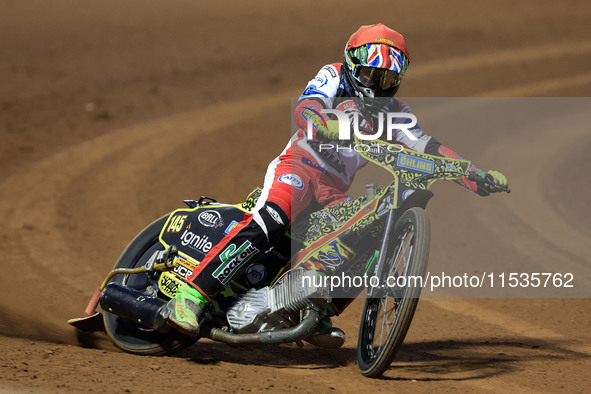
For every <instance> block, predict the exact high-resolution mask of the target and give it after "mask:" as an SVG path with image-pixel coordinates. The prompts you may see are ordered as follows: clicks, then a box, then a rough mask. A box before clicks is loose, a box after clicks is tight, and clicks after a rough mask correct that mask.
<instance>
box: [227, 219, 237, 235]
mask: <svg viewBox="0 0 591 394" xmlns="http://www.w3.org/2000/svg"><path fill="white" fill-rule="evenodd" d="M237 225H238V222H237V221H236V220H232V222H230V225H229V226H228V227H226V229H225V230H224V234H229V233H230V231H232V230H234V227H236V226H237Z"/></svg>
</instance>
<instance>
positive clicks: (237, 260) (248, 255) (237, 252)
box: [165, 160, 312, 335]
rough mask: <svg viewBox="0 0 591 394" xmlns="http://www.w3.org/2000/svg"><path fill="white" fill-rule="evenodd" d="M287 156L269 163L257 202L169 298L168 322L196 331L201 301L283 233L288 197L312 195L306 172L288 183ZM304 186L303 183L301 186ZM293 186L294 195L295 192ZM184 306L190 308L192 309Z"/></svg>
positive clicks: (302, 199) (300, 199) (301, 200)
mask: <svg viewBox="0 0 591 394" xmlns="http://www.w3.org/2000/svg"><path fill="white" fill-rule="evenodd" d="M291 171H292V168H291V164H290V162H289V161H287V160H286V161H280V160H279V161H278V160H276V161H274V162H272V163H271V164H270V165H269V168H268V170H267V174H266V176H265V185H264V187H263V191H262V194H261V196H260V197H259V201H258V202H257V205H256V206H255V208H254V209H253V210H252V213H251V214H247V215H245V219H244V220H243V221H242V222H240V223H238V225H237V226H236V227H235V228H234V229H233V230H232V231H231V232H230V233H229V234H228V235H227V236H226V237H224V238H223V239H222V241H221V242H220V243H219V244H217V245H216V246H215V247H214V248H212V249H211V250H210V251H209V252H208V253H207V255H206V256H205V258H204V259H203V260H202V261H201V262H200V264H199V265H198V266H197V268H196V269H195V270H194V271H193V274H192V275H191V276H190V277H189V278H188V279H187V282H188V284H189V286H183V290H182V291H179V292H178V293H177V296H176V297H175V298H174V299H173V300H171V301H170V302H169V303H168V304H167V307H166V312H165V317H166V319H167V321H168V323H169V324H170V325H172V326H173V327H175V328H177V329H179V330H180V331H183V332H184V333H186V334H188V335H197V334H198V332H199V324H198V321H199V317H200V315H201V313H202V310H203V306H204V305H205V304H206V303H207V302H208V301H210V300H212V299H213V298H215V297H216V295H217V294H218V293H219V291H221V290H222V289H223V287H224V286H225V285H226V284H227V283H228V282H229V281H230V279H231V278H232V276H233V275H234V274H236V272H238V271H239V270H240V269H241V268H242V267H243V266H244V265H245V264H246V263H247V262H248V261H249V260H250V259H252V258H253V257H254V256H255V255H257V254H259V253H262V252H264V251H265V250H268V249H269V248H270V247H272V246H274V245H275V244H276V243H277V242H278V241H279V240H280V239H281V238H282V237H283V236H284V234H285V232H286V230H287V228H288V227H289V225H290V223H291V211H292V209H291V201H292V197H294V195H295V197H296V198H295V199H294V201H296V204H297V205H298V206H306V205H307V204H309V203H310V201H311V200H312V193H311V192H310V190H309V189H308V187H307V185H308V180H307V179H306V175H305V174H301V175H300V176H299V179H300V180H302V184H301V185H300V184H299V183H298V184H297V186H298V187H294V184H293V183H291V182H289V181H288V180H289V179H290V177H289V176H286V175H291ZM300 186H302V187H300ZM294 191H295V194H294ZM183 308H193V310H192V311H191V312H186V311H183V310H182V309H183Z"/></svg>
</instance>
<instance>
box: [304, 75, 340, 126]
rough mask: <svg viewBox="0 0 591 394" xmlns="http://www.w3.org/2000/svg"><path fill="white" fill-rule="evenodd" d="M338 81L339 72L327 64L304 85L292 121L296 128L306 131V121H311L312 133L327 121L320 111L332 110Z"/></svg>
mask: <svg viewBox="0 0 591 394" xmlns="http://www.w3.org/2000/svg"><path fill="white" fill-rule="evenodd" d="M339 81H340V70H339V68H337V65H336V64H327V65H326V66H324V67H322V68H321V69H320V71H318V73H317V74H316V76H315V77H314V79H312V80H311V81H310V82H308V84H307V85H306V88H305V89H304V91H303V93H302V95H301V96H300V98H299V99H298V104H297V106H296V109H295V113H294V120H295V123H296V124H297V125H298V127H300V128H302V129H304V130H306V129H307V127H308V119H311V120H312V126H313V127H312V128H313V131H314V133H315V132H316V131H317V130H318V127H319V126H321V125H325V124H326V121H327V120H328V119H329V118H328V117H327V116H326V115H324V114H322V113H321V112H320V111H321V110H322V109H327V108H332V104H333V101H334V98H335V96H336V94H337V90H338V88H339Z"/></svg>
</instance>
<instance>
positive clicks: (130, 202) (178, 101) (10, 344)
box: [0, 0, 591, 392]
mask: <svg viewBox="0 0 591 394" xmlns="http://www.w3.org/2000/svg"><path fill="white" fill-rule="evenodd" d="M230 3H231V4H230ZM230 3H229V2H218V3H214V4H212V3H211V2H207V4H206V5H198V4H197V2H193V1H184V0H169V1H166V2H164V1H156V2H145V1H135V0H128V1H125V2H117V1H102V2H70V1H65V0H54V1H51V2H47V1H41V0H37V1H27V2H9V1H0V4H1V5H2V10H3V11H2V13H1V14H0V37H2V45H1V46H0V75H2V83H1V84H0V217H1V218H2V223H3V225H2V228H1V229H0V261H2V267H3V280H2V285H1V286H0V335H1V339H0V340H1V345H0V349H1V352H0V391H6V392H20V391H23V392H25V391H26V392H28V391H34V392H86V391H99V392H148V391H153V390H154V389H157V390H162V391H167V392H183V391H197V390H199V391H201V392H215V391H250V390H252V391H261V390H270V391H279V390H281V391H283V392H286V391H287V392H291V391H298V392H312V391H314V392H328V391H335V392H362V391H372V392H382V391H402V390H414V391H415V392H445V391H462V392H507V391H512V392H557V391H563V392H584V391H586V390H588V382H589V380H590V377H591V376H590V372H589V371H590V370H591V363H590V358H591V346H590V343H591V342H590V339H591V333H590V331H589V327H590V325H591V313H590V312H591V302H589V299H588V298H581V299H457V300H449V299H425V300H423V301H421V303H420V305H419V308H418V310H417V314H416V315H415V320H414V321H413V325H412V327H411V329H410V332H409V334H408V336H407V340H406V344H405V346H404V347H403V349H402V351H401V353H400V355H399V357H398V358H397V360H396V362H395V363H394V364H393V365H392V367H391V368H390V369H389V370H388V371H387V372H386V373H385V377H384V379H381V380H369V379H365V378H363V377H362V376H361V375H360V374H359V373H358V372H357V366H356V362H355V346H356V335H357V334H356V333H357V328H358V325H359V318H360V313H361V308H362V303H361V302H356V303H354V304H353V305H352V306H351V308H350V309H348V310H347V311H346V313H345V314H344V315H343V316H341V317H339V318H338V319H336V323H337V324H338V325H339V326H340V327H342V328H343V329H344V330H345V331H346V333H347V334H348V341H347V343H346V345H345V347H344V348H342V349H338V350H331V351H323V350H317V349H314V348H312V347H308V346H306V347H304V348H297V347H291V346H282V347H280V348H275V349H272V350H234V349H231V348H229V347H227V346H225V345H221V344H216V343H212V342H207V341H203V342H199V343H197V344H196V345H194V346H193V347H191V348H190V349H188V350H186V351H184V352H183V353H181V354H180V355H178V356H177V357H169V358H155V357H140V356H134V355H130V354H125V353H122V352H120V351H118V350H117V349H116V348H115V347H114V346H113V345H111V344H110V343H109V342H108V340H107V339H106V338H105V337H102V336H100V335H97V336H94V337H91V338H78V337H77V335H76V333H75V331H74V330H73V329H71V328H69V327H68V326H67V325H66V324H65V322H66V320H67V319H69V318H71V317H76V316H81V314H82V311H83V309H84V307H85V306H86V303H87V302H88V299H89V297H90V295H91V294H92V292H93V289H94V288H95V287H96V286H97V284H98V283H99V282H100V281H101V279H102V277H103V276H104V275H105V273H106V272H107V271H108V270H109V269H110V268H111V267H112V265H113V263H114V261H115V260H116V258H117V257H118V255H119V254H120V252H121V251H122V250H123V248H124V247H125V245H126V244H127V243H128V242H129V241H130V240H131V239H132V238H133V236H134V235H135V234H136V233H137V232H138V231H139V230H141V229H142V228H143V227H144V226H145V225H147V224H148V223H150V222H151V221H152V220H153V219H155V218H158V217H160V216H161V215H163V214H164V213H166V212H169V211H171V210H173V209H175V208H176V207H177V206H178V205H179V202H180V201H181V200H182V199H184V198H191V197H196V196H199V195H202V194H205V195H208V196H214V197H216V198H217V199H218V200H220V201H226V202H238V201H239V200H240V199H241V198H243V196H245V195H246V194H247V193H248V192H249V191H250V190H251V189H252V188H254V187H255V186H257V185H259V184H260V183H261V181H262V176H263V173H264V171H265V168H266V166H267V163H268V162H269V161H270V160H271V159H272V158H273V157H274V156H275V155H276V154H277V153H278V152H279V151H280V150H281V149H282V148H283V146H284V144H285V143H286V141H287V138H288V135H289V131H288V128H289V116H290V115H289V113H290V100H289V98H290V97H293V96H297V95H298V94H299V92H300V91H301V89H302V88H303V87H304V86H305V84H306V82H307V81H308V80H309V79H311V78H312V77H313V76H314V74H315V72H316V71H317V70H318V69H319V67H320V66H322V65H323V64H325V63H328V62H333V61H339V60H340V59H341V50H342V46H343V45H344V42H345V40H346V39H347V37H348V35H349V34H351V33H352V32H353V31H354V30H355V29H356V28H357V27H358V26H359V25H361V24H367V23H374V22H376V21H382V22H384V23H386V24H387V25H390V26H393V27H395V28H397V29H398V30H400V31H401V32H403V33H404V34H405V35H406V36H407V42H408V45H409V49H410V51H411V59H412V60H411V61H412V63H411V67H410V69H409V72H408V74H407V78H406V80H405V82H404V84H403V87H402V88H401V91H400V95H402V96H405V97H431V96H439V97H445V96H456V97H463V96H488V97H495V96H496V97H505V96H507V97H528V96H546V97H556V96H563V97H587V96H589V93H590V92H591V74H589V64H591V25H590V24H589V23H588V21H589V20H591V6H589V3H588V2H585V1H563V2H554V3H552V4H551V5H550V4H544V5H542V2H537V1H521V2H518V3H517V4H515V2H512V1H498V0H497V1H479V2H468V1H448V2H445V3H441V2H428V1H413V2H411V1H402V2H397V3H396V4H394V3H393V2H391V1H383V2H382V1H374V2H373V5H372V6H371V7H368V6H364V5H361V4H360V3H359V2H357V3H347V4H344V5H343V4H340V3H342V2H338V3H337V2H332V1H328V2H327V1H324V2H321V3H317V2H312V1H298V2H292V3H291V4H290V5H283V4H282V5H280V6H279V5H277V4H276V3H275V2H271V1H259V2H239V1H232V2H230ZM337 4H338V5H337ZM444 4H445V5H444ZM415 111H417V109H415ZM418 112H419V114H418V115H419V116H420V111H418ZM428 132H429V133H431V134H433V135H435V136H436V137H437V138H438V139H440V140H441V141H443V142H444V143H446V144H447V145H449V146H451V147H453V148H455V149H456V150H457V151H459V152H460V153H462V154H463V155H465V156H466V157H469V158H471V159H473V160H474V161H475V162H476V163H477V164H478V165H480V166H481V167H483V168H498V169H499V170H501V171H503V172H504V173H505V174H506V175H507V176H508V178H509V180H510V182H511V186H512V188H513V190H514V193H513V194H512V195H510V196H494V197H491V198H488V199H479V198H478V197H476V196H474V195H471V194H470V193H467V192H464V191H463V190H462V189H460V188H457V187H456V188H454V187H447V188H445V187H444V188H442V189H441V190H439V191H437V193H438V194H437V198H436V199H435V200H434V202H433V204H432V206H431V207H430V216H431V220H432V226H433V228H432V237H433V243H432V252H431V261H432V262H443V263H444V264H445V263H446V262H451V261H453V260H454V259H455V260H457V259H471V258H477V259H478V260H479V262H480V263H479V264H481V265H484V266H494V265H495V264H498V263H501V262H502V263H504V264H512V265H513V266H516V267H519V266H520V264H523V265H524V266H525V267H527V266H528V264H529V263H530V262H542V263H543V265H544V266H545V267H548V269H552V270H553V271H555V272H556V271H559V270H560V267H566V266H568V267H573V268H574V269H579V270H580V272H583V273H587V274H588V272H589V271H588V267H589V257H588V256H589V255H590V253H591V250H590V246H589V245H590V242H589V237H590V236H591V227H590V223H591V221H590V219H591V218H590V216H589V212H588V209H586V207H587V206H588V200H589V192H590V190H589V184H588V182H587V180H588V173H587V171H586V170H584V168H586V167H585V166H586V163H587V161H588V156H589V154H588V152H589V150H590V148H591V136H590V134H589V133H588V128H587V130H585V128H578V129H576V128H565V130H562V129H560V130H554V133H553V132H552V130H540V129H536V128H534V127H530V128H528V127H526V128H523V129H520V130H510V131H507V130H500V131H499V134H497V135H492V133H484V132H480V131H479V130H478V128H476V129H475V130H474V132H473V134H471V135H461V134H459V133H457V132H456V133H454V131H453V130H451V131H448V132H446V135H445V136H444V135H441V134H439V133H438V132H437V131H436V130H428ZM556 133H559V135H560V137H556ZM560 133H562V134H560ZM557 148H561V149H564V148H569V149H573V151H571V153H572V154H571V153H564V152H561V149H557ZM548 151H552V152H553V153H554V155H555V156H553V158H554V160H551V161H545V162H544V164H543V165H538V163H539V161H538V158H539V157H540V156H539V155H543V154H544V152H548ZM520 152H525V153H524V154H525V156H523V157H526V156H527V155H529V156H527V158H528V160H521V161H520V159H519V157H521V156H520V155H519V153H520ZM528 152H529V153H528ZM572 184H576V185H577V186H576V193H574V192H570V187H571V185H572ZM557 185H559V187H557ZM582 211H584V212H582ZM450 229H451V230H452V231H450ZM483 243H485V244H487V245H494V248H493V249H492V250H490V251H487V252H486V253H482V248H481V247H480V245H482V244H483ZM589 277H591V276H589ZM589 277H588V278H587V279H589Z"/></svg>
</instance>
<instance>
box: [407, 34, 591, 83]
mask: <svg viewBox="0 0 591 394" xmlns="http://www.w3.org/2000/svg"><path fill="white" fill-rule="evenodd" d="M587 52H591V41H582V42H576V43H573V42H566V43H552V44H548V45H541V46H532V47H526V48H516V49H508V50H504V51H498V52H486V53H483V54H476V55H468V56H460V57H456V58H454V59H451V60H442V61H433V62H431V63H427V64H421V65H418V66H416V67H412V68H411V72H409V73H408V78H417V79H418V78H423V77H428V76H433V75H437V74H445V73H450V72H457V71H465V70H471V69H478V68H481V67H492V66H495V67H498V66H502V65H504V64H515V63H519V62H532V61H537V60H543V59H545V58H551V57H560V56H566V55H575V54H581V53H587Z"/></svg>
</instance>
